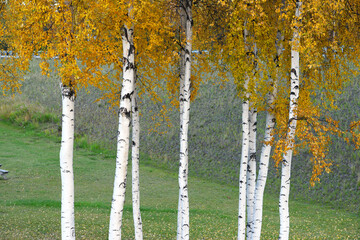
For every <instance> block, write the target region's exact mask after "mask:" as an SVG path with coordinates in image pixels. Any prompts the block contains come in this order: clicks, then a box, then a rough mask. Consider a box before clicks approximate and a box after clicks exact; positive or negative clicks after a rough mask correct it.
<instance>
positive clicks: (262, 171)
mask: <svg viewBox="0 0 360 240" xmlns="http://www.w3.org/2000/svg"><path fill="white" fill-rule="evenodd" d="M273 87H274V88H273V92H272V94H270V96H269V99H268V103H269V106H272V105H273V102H274V98H275V96H276V91H277V86H276V83H274V86H273ZM275 122H276V119H275V116H274V114H273V113H272V112H271V110H268V112H267V113H266V123H265V124H266V129H265V135H264V143H263V145H262V149H261V156H260V163H259V173H258V178H257V181H256V187H255V197H254V206H253V209H254V211H253V214H254V217H253V221H254V222H253V227H252V236H251V239H252V240H255V239H260V235H261V224H262V210H263V199H264V190H265V185H266V180H267V174H268V169H269V159H270V152H271V143H270V141H271V139H272V136H271V133H272V131H273V129H274V126H275Z"/></svg>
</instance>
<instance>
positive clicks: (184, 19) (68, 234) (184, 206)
mask: <svg viewBox="0 0 360 240" xmlns="http://www.w3.org/2000/svg"><path fill="white" fill-rule="evenodd" d="M182 4H183V5H182V6H183V7H182V9H181V26H182V28H183V30H184V32H185V36H186V40H185V46H184V47H183V48H182V50H181V52H180V54H181V63H180V78H179V81H180V96H179V103H180V152H179V156H180V164H179V201H178V217H177V222H178V223H177V239H178V240H180V239H181V240H186V239H190V235H189V228H190V225H189V196H188V165H189V160H188V128H189V122H190V119H189V115H190V93H191V92H190V75H191V53H192V25H193V20H192V1H191V0H183V1H182ZM300 6H301V2H297V5H296V16H297V17H299V16H300ZM133 32H134V28H133V26H130V27H128V26H125V27H124V34H123V38H122V44H123V82H122V89H121V99H120V108H119V125H118V135H117V157H116V170H115V180H114V188H113V197H112V204H111V213H110V226H109V239H111V240H113V239H121V228H122V215H123V209H124V202H125V190H126V184H127V179H126V173H127V165H128V163H127V160H128V155H129V148H130V145H131V147H132V150H131V153H132V202H133V219H134V226H135V239H137V240H140V239H143V234H142V221H141V214H140V191H139V145H140V143H139V134H140V126H139V113H138V107H137V93H136V92H137V91H136V67H135V66H136V63H135V51H134V49H135V47H134V40H133ZM244 38H245V39H244V40H245V42H246V38H247V32H246V27H245V32H244ZM281 38H282V36H281V33H280V34H279V36H278V40H277V43H276V47H277V54H278V55H281V54H282V48H283V47H282V45H281ZM293 42H294V44H295V43H296V42H299V32H298V31H294V36H293ZM252 49H254V55H256V51H257V50H256V46H255V47H253V48H252ZM289 72H291V95H290V108H289V109H290V110H289V119H292V120H291V121H290V124H289V131H288V135H287V138H288V139H287V142H288V143H289V144H291V142H292V139H293V138H294V136H295V129H296V115H295V114H296V111H295V110H296V105H297V98H298V96H299V53H298V52H297V51H296V50H295V49H292V51H291V70H289ZM248 82H249V78H248V79H247V80H246V82H245V89H246V88H247V85H248ZM270 82H271V85H272V89H273V91H272V93H271V94H269V96H268V100H267V101H268V106H269V109H271V108H272V107H273V104H274V99H275V97H276V92H277V80H276V79H272V80H271V81H270ZM61 88H62V101H63V114H62V141H61V150H60V168H61V180H62V199H61V228H62V239H75V219H74V181H73V178H74V176H73V169H72V167H73V163H72V161H73V151H72V148H73V141H74V102H75V93H74V92H73V91H72V88H71V86H63V85H62V86H61ZM248 99H249V96H246V97H245V98H244V101H243V104H242V129H243V130H242V132H243V134H242V152H241V160H240V175H239V214H238V239H239V240H240V239H245V238H246V239H260V235H261V223H262V205H263V194H264V189H265V184H266V179H267V172H268V164H269V157H270V151H271V145H270V144H267V143H268V142H269V141H270V140H271V138H272V136H271V133H272V130H273V128H274V125H275V116H274V115H273V114H272V112H271V111H270V110H269V111H268V112H267V116H266V129H265V136H264V144H263V146H262V149H261V156H260V164H259V170H258V171H257V167H256V130H257V129H256V125H257V122H256V119H257V109H256V108H255V107H254V106H252V104H250V103H249V100H248ZM131 127H132V131H130V130H131ZM130 132H132V136H130ZM130 139H131V141H132V142H131V143H130ZM288 149H289V150H288V151H287V152H286V153H285V154H284V160H283V161H282V176H281V193H280V202H279V206H280V233H279V239H288V238H289V207H288V201H289V187H290V167H291V157H292V147H291V146H289V147H288ZM256 172H258V175H257V176H256Z"/></svg>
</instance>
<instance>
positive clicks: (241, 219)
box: [238, 78, 250, 240]
mask: <svg viewBox="0 0 360 240" xmlns="http://www.w3.org/2000/svg"><path fill="white" fill-rule="evenodd" d="M248 83H249V78H247V79H246V81H245V91H247V89H248ZM249 133H250V132H249V94H248V93H246V96H245V99H244V100H243V103H242V149H241V160H240V174H239V215H238V240H242V239H244V240H245V234H246V225H245V222H246V173H247V166H248V157H249Z"/></svg>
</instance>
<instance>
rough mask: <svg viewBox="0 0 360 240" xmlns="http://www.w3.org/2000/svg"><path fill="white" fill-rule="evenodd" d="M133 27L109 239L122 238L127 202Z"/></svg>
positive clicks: (128, 31)
mask: <svg viewBox="0 0 360 240" xmlns="http://www.w3.org/2000/svg"><path fill="white" fill-rule="evenodd" d="M133 32H134V29H133V27H127V26H124V32H123V35H122V45H123V81H122V87H121V96H120V108H119V127H118V137H117V153H116V170H115V180H114V189H113V197H112V203H111V214H110V227H109V239H121V227H122V214H123V209H124V203H125V190H126V174H127V160H128V155H129V136H130V125H131V99H132V95H133V94H134V81H135V79H134V76H135V75H134V66H135V63H134V59H135V47H134V41H133Z"/></svg>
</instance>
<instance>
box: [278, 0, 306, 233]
mask: <svg viewBox="0 0 360 240" xmlns="http://www.w3.org/2000/svg"><path fill="white" fill-rule="evenodd" d="M301 5H302V2H301V1H296V10H295V17H296V23H295V26H294V33H293V34H294V35H293V39H292V43H291V79H290V81H291V92H290V107H289V122H288V125H289V130H288V135H287V138H286V142H287V147H286V149H287V150H286V152H285V154H284V157H283V160H282V165H281V166H282V168H281V188H280V200H279V212H280V233H279V239H289V233H290V218H289V192H290V171H291V160H292V154H293V146H294V145H293V144H294V141H295V131H296V122H297V119H296V118H297V105H298V98H299V75H300V58H299V44H300V29H299V21H300V14H301Z"/></svg>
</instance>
